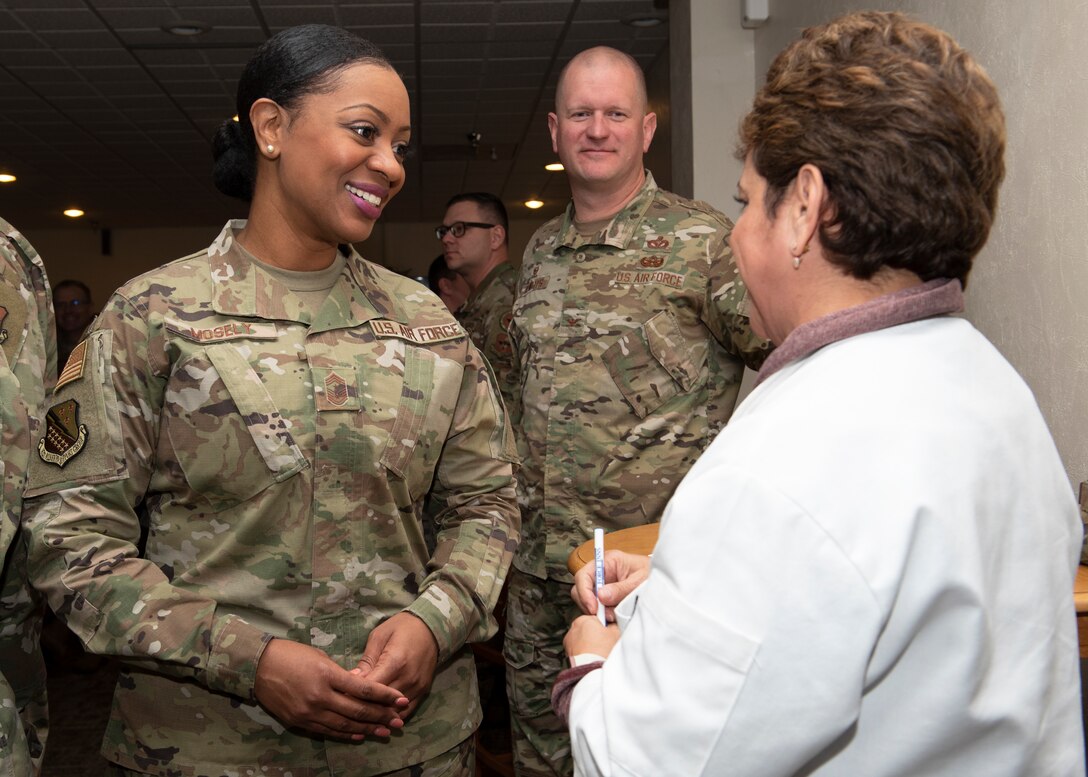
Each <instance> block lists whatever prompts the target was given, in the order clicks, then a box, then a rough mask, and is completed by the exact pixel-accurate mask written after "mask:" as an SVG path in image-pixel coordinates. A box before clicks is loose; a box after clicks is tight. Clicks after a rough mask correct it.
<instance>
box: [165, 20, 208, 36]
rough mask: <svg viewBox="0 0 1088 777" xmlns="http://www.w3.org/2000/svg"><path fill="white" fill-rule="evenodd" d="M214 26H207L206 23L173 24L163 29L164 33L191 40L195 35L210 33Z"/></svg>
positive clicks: (185, 22) (186, 22) (166, 25)
mask: <svg viewBox="0 0 1088 777" xmlns="http://www.w3.org/2000/svg"><path fill="white" fill-rule="evenodd" d="M211 28H212V26H211V25H210V24H205V23H204V22H190V21H184V22H174V23H173V24H165V25H163V27H162V31H163V32H168V33H170V34H171V35H180V36H181V37H183V38H191V37H193V36H194V35H203V34H204V33H206V32H208V31H209V30H210V29H211Z"/></svg>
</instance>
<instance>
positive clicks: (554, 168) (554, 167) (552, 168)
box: [544, 162, 566, 173]
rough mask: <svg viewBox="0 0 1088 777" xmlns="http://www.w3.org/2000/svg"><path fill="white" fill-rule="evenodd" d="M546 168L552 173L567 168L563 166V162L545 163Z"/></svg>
mask: <svg viewBox="0 0 1088 777" xmlns="http://www.w3.org/2000/svg"><path fill="white" fill-rule="evenodd" d="M544 169H545V170H547V171H548V172H551V173H558V172H559V171H560V170H564V169H566V168H564V167H563V163H562V162H552V163H551V164H547V165H544Z"/></svg>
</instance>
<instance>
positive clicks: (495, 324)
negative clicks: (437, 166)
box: [435, 192, 519, 426]
mask: <svg viewBox="0 0 1088 777" xmlns="http://www.w3.org/2000/svg"><path fill="white" fill-rule="evenodd" d="M508 231H509V222H508V221H507V217H506V206H504V205H503V204H502V200H500V199H499V198H498V197H496V196H495V195H494V194H489V193H487V192H465V193H463V194H455V195H454V196H453V197H451V198H450V200H449V202H447V203H446V215H445V217H444V218H443V220H442V224H441V225H439V226H438V227H436V228H435V236H436V237H437V238H438V239H439V240H440V241H442V253H443V254H444V255H445V257H446V266H447V267H449V268H450V269H451V270H453V271H454V272H455V273H457V274H458V275H460V276H461V277H462V278H464V279H465V282H466V283H468V286H469V289H470V293H469V297H468V299H467V300H465V304H464V305H463V306H462V307H461V309H460V311H458V314H457V319H458V320H459V321H460V322H461V325H462V326H463V327H464V328H465V330H466V331H467V332H468V334H469V337H471V338H472V342H473V343H475V345H476V347H477V348H479V349H480V351H482V352H483V355H484V357H485V358H486V359H487V361H488V362H489V363H490V364H491V369H492V370H493V371H494V372H495V377H496V379H497V380H498V382H499V391H500V392H501V393H502V399H503V402H504V403H505V404H506V409H507V413H508V414H509V417H510V422H511V424H514V425H515V426H516V422H517V418H518V415H519V414H518V402H517V393H518V392H517V374H516V372H515V368H514V355H513V349H512V348H511V346H510V336H509V335H508V334H507V332H506V327H507V324H509V323H510V308H511V307H512V306H513V304H514V289H515V286H516V285H517V279H518V274H517V270H515V269H514V266H513V265H512V264H510V262H509V261H508V259H507V251H508V249H509V245H510V237H509V234H508Z"/></svg>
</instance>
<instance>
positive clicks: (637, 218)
mask: <svg viewBox="0 0 1088 777" xmlns="http://www.w3.org/2000/svg"><path fill="white" fill-rule="evenodd" d="M655 194H657V182H656V181H655V180H654V176H653V173H651V172H650V171H649V170H647V171H646V180H645V182H643V184H642V188H641V189H639V190H638V194H636V195H635V196H634V197H633V198H632V199H631V201H630V202H628V203H627V204H626V205H624V206H623V208H622V209H621V210H620V212H619V213H617V214H616V215H615V217H614V218H613V219H612V220H611V221H610V222H608V224H606V225H605V226H604V228H603V229H602V230H601V231H600V232H598V233H597V234H595V235H593V236H592V237H591V238H589V239H588V240H587V239H585V238H583V237H582V236H581V235H580V234H579V233H578V228H577V227H576V226H575V225H574V202H573V201H572V202H570V203H568V204H567V212H566V214H565V215H564V216H563V223H562V224H561V225H560V227H559V236H558V237H557V238H556V241H555V244H556V248H563V247H565V248H571V249H577V248H581V247H582V246H584V245H606V246H612V247H613V248H626V247H627V246H628V244H629V243H630V242H631V240H632V239H633V238H634V236H635V229H636V228H637V227H638V225H639V222H641V221H642V218H643V216H645V215H646V211H648V210H649V209H650V204H651V203H652V202H653V201H654V195H655Z"/></svg>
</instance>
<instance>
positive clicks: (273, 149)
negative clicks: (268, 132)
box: [265, 143, 276, 154]
mask: <svg viewBox="0 0 1088 777" xmlns="http://www.w3.org/2000/svg"><path fill="white" fill-rule="evenodd" d="M265 148H267V149H268V153H269V154H271V153H272V152H273V151H275V150H276V147H275V146H273V145H272V144H271V143H269V144H268V145H267V146H265Z"/></svg>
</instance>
